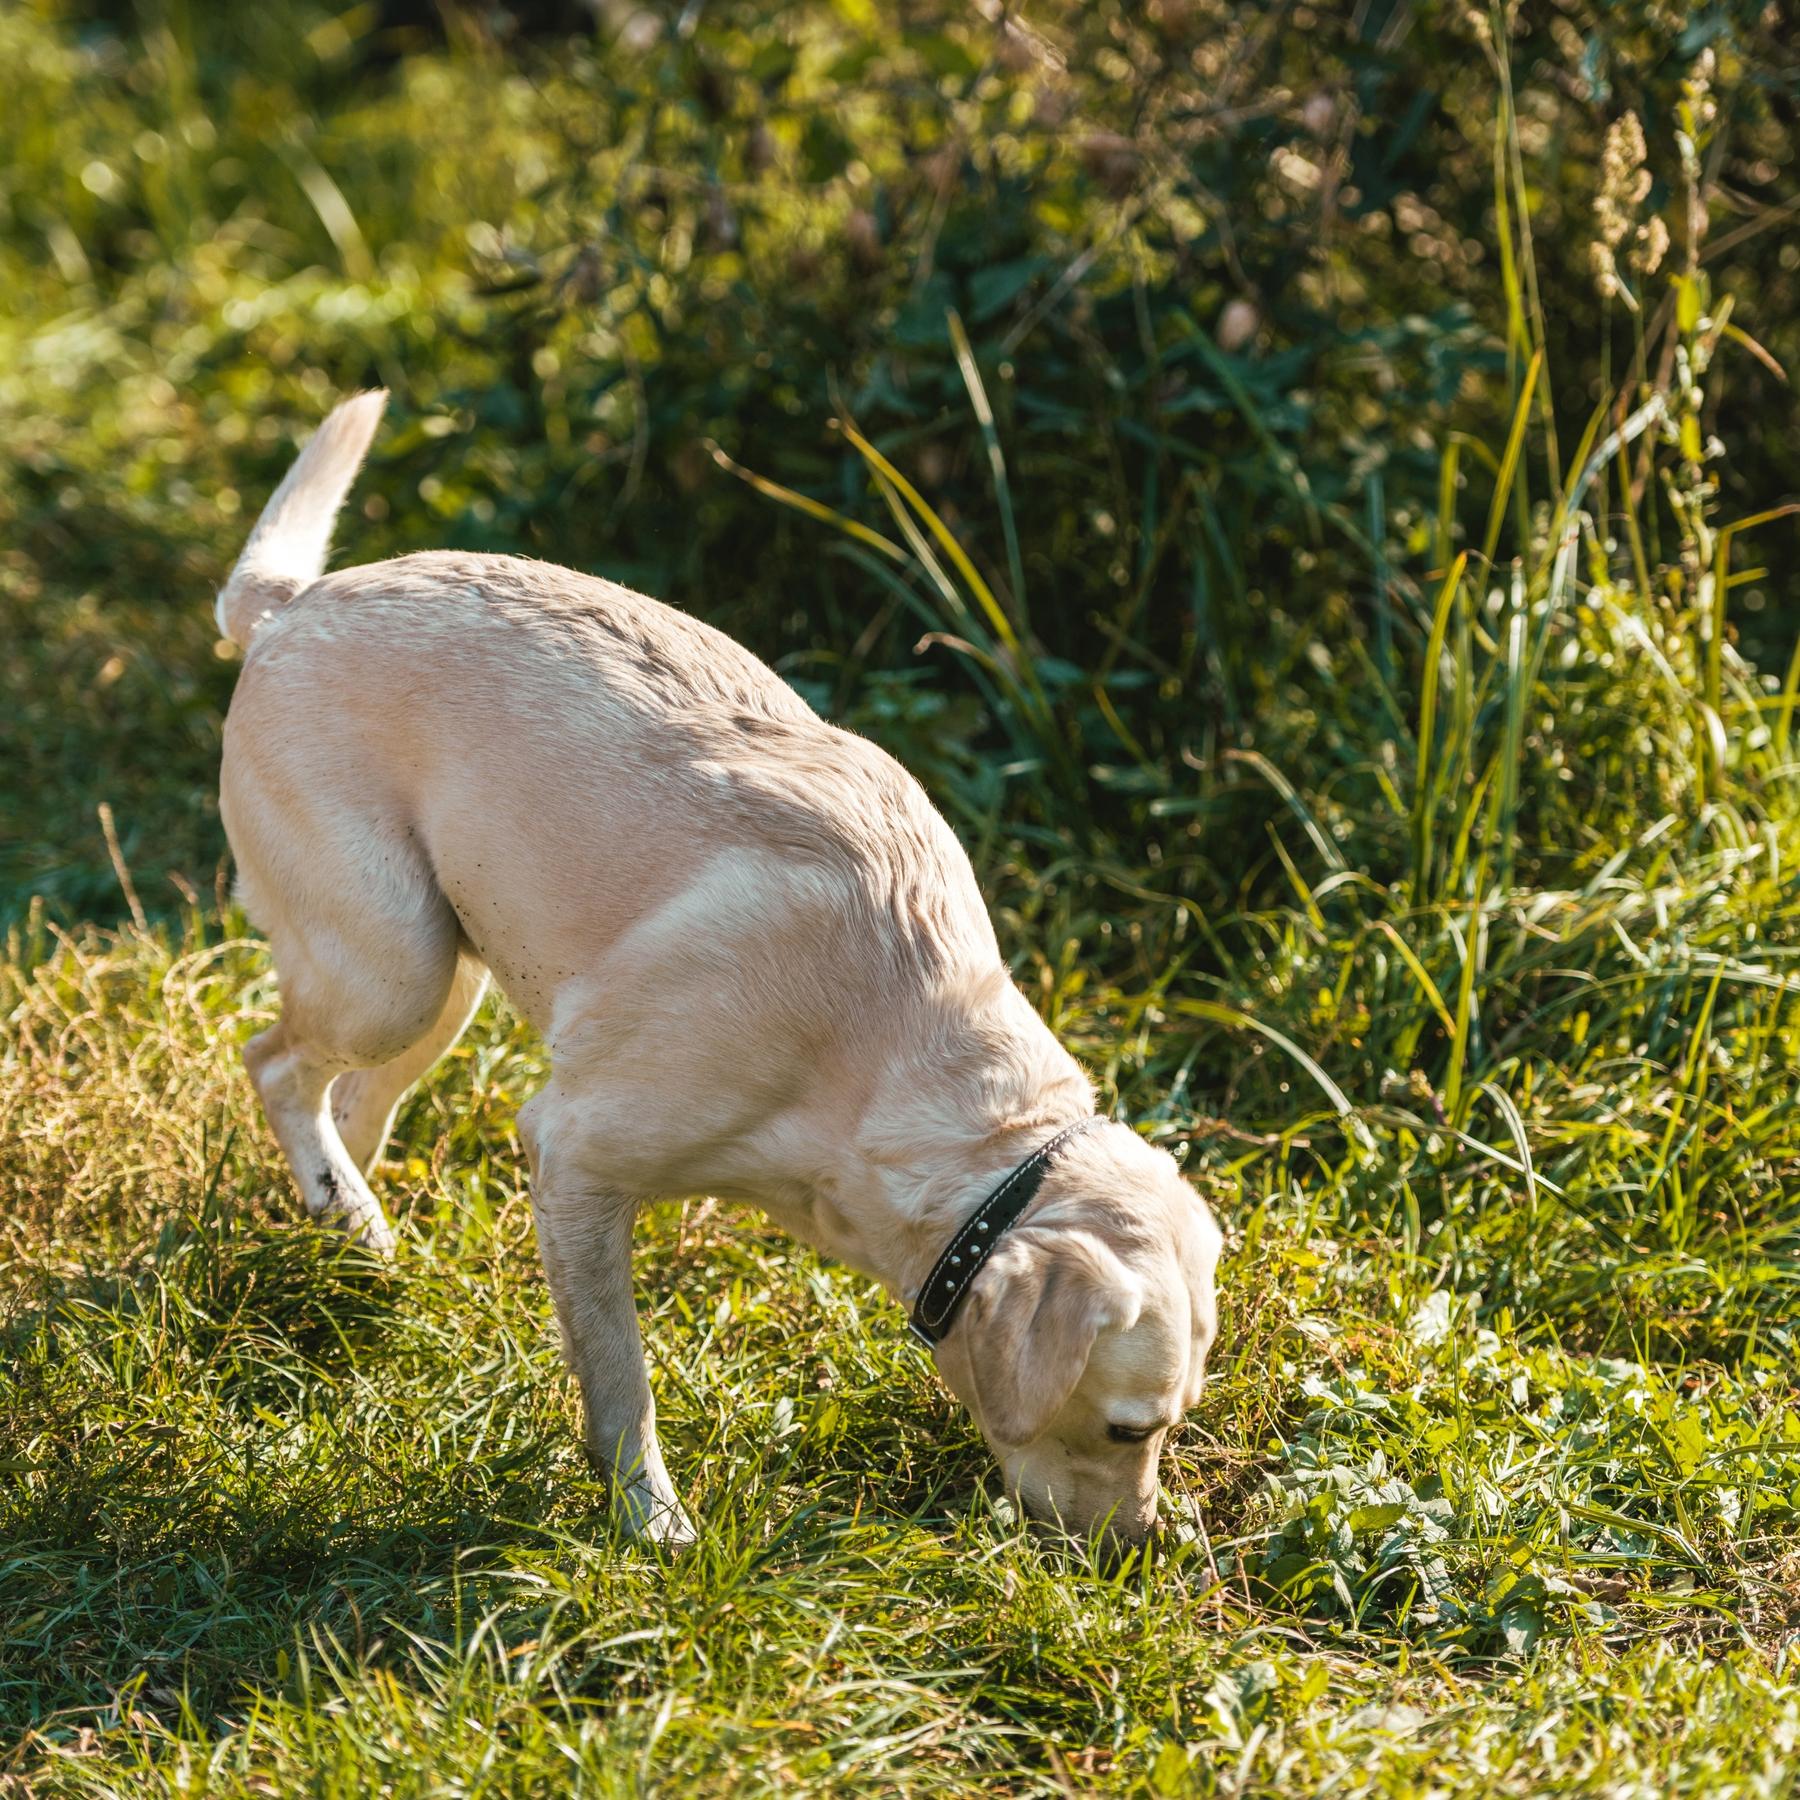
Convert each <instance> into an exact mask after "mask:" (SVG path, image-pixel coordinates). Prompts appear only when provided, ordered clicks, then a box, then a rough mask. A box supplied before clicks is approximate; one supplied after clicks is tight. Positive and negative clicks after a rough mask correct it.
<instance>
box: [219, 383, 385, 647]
mask: <svg viewBox="0 0 1800 1800" xmlns="http://www.w3.org/2000/svg"><path fill="white" fill-rule="evenodd" d="M386 404H387V390H386V389H385V388H376V389H374V390H373V391H371V392H369V393H366V394H358V395H357V396H356V397H355V399H353V400H346V401H345V402H344V403H343V405H341V406H339V407H337V408H335V409H334V410H333V412H332V414H331V417H330V418H328V419H327V420H326V421H325V423H324V424H323V425H321V426H320V427H319V429H318V430H317V431H315V432H314V433H313V435H312V437H311V438H310V439H309V440H308V441H307V445H306V448H305V449H304V450H302V451H301V452H300V454H299V456H298V457H297V458H296V459H295V461H294V466H293V467H292V468H291V469H289V470H288V472H287V474H286V475H285V476H284V477H283V478H282V483H281V486H280V487H278V488H277V489H276V490H275V495H274V498H273V499H271V500H270V502H269V504H268V505H267V506H265V507H264V508H263V512H262V517H261V518H260V519H258V520H257V521H256V528H255V530H253V531H252V532H251V533H250V541H249V543H247V544H246V545H245V546H244V551H243V554H242V555H241V556H240V557H239V558H238V559H237V567H236V568H235V569H233V570H232V571H231V579H230V580H229V581H227V582H226V583H225V585H224V587H222V588H221V589H220V590H219V599H218V604H217V606H216V607H215V608H214V613H215V615H216V617H217V618H218V621H219V629H220V630H221V631H222V632H223V633H224V634H225V635H226V637H228V638H230V639H231V641H232V642H233V643H234V644H236V645H237V646H238V647H239V648H240V649H243V648H245V647H247V646H248V644H249V642H250V634H251V632H253V631H254V630H255V629H256V628H257V626H258V625H259V624H261V623H262V621H263V620H264V619H266V618H267V617H268V616H269V614H270V613H272V612H274V611H275V610H276V609H277V608H278V607H282V606H285V605H286V604H287V603H288V602H289V601H290V600H291V599H293V597H294V596H295V595H296V594H297V593H299V592H300V591H301V589H303V588H306V587H310V586H311V585H312V584H313V582H315V581H317V580H318V578H319V575H320V573H321V572H322V571H323V569H324V567H325V553H326V551H327V550H328V549H329V548H330V547H331V526H332V521H333V520H334V519H336V517H337V511H338V508H339V507H340V506H342V505H343V504H344V496H345V494H347V493H348V492H349V491H350V483H351V482H352V481H354V480H355V479H356V471H357V469H358V468H359V467H360V466H361V464H362V459H363V456H364V454H365V453H366V452H367V450H368V448H369V440H370V439H371V438H372V437H374V435H375V427H376V426H377V425H378V424H379V423H380V422H381V409H382V408H383V407H384V406H385V405H386Z"/></svg>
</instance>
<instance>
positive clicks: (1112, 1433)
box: [1106, 1425, 1162, 1444]
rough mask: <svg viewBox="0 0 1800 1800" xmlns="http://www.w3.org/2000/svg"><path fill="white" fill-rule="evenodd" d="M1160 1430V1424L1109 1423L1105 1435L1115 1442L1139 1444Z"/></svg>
mask: <svg viewBox="0 0 1800 1800" xmlns="http://www.w3.org/2000/svg"><path fill="white" fill-rule="evenodd" d="M1161 1430H1162V1427H1161V1426H1160V1425H1109V1426H1107V1428H1106V1435H1107V1436H1108V1437H1109V1438H1111V1439H1112V1441H1113V1442H1114V1443H1115V1444H1141V1443H1143V1441H1144V1440H1145V1439H1146V1438H1152V1437H1155V1435H1156V1434H1157V1433H1158V1432H1159V1431H1161Z"/></svg>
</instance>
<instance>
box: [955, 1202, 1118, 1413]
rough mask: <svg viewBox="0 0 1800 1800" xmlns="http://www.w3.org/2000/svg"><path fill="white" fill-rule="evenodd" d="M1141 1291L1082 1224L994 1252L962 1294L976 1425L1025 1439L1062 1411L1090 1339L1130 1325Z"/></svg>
mask: <svg viewBox="0 0 1800 1800" xmlns="http://www.w3.org/2000/svg"><path fill="white" fill-rule="evenodd" d="M1142 1309H1143V1290H1142V1288H1141V1286H1140V1285H1139V1283H1138V1281H1137V1278H1136V1277H1135V1276H1133V1275H1132V1274H1131V1272H1130V1271H1129V1270H1128V1269H1127V1268H1126V1267H1125V1265H1124V1264H1123V1263H1122V1262H1120V1261H1119V1259H1118V1258H1117V1257H1116V1256H1115V1255H1114V1254H1113V1253H1112V1251H1110V1250H1109V1249H1107V1247H1106V1246H1105V1245H1104V1244H1103V1243H1101V1242H1100V1240H1099V1239H1098V1238H1096V1237H1094V1236H1092V1235H1091V1234H1089V1233H1088V1232H1085V1231H1054V1232H1052V1231H1033V1232H1022V1233H1020V1234H1019V1235H1018V1236H1017V1237H1015V1238H1013V1239H1011V1240H1009V1241H1007V1242H1004V1243H1002V1244H1001V1246H1000V1248H999V1249H998V1250H997V1251H995V1253H994V1256H993V1259H992V1261H990V1262H989V1263H988V1265H987V1267H986V1268H985V1269H983V1270H982V1272H981V1273H980V1275H979V1276H977V1277H976V1280H975V1285H974V1287H973V1289H972V1290H971V1291H970V1294H969V1305H968V1308H967V1310H966V1313H965V1315H964V1317H965V1321H966V1322H965V1326H964V1329H965V1331H966V1332H967V1336H966V1338H965V1339H964V1344H963V1346H962V1347H963V1350H964V1353H965V1356H966V1359H967V1362H968V1367H969V1377H970V1385H971V1387H972V1388H973V1389H974V1398H975V1401H976V1404H977V1407H978V1409H979V1411H980V1414H981V1423H982V1424H983V1426H985V1428H986V1429H987V1432H988V1435H989V1436H990V1437H992V1438H993V1439H994V1441H995V1442H996V1443H1001V1444H1029V1443H1030V1442H1031V1441H1032V1439H1033V1438H1035V1437H1037V1436H1039V1435H1040V1434H1041V1433H1042V1432H1043V1430H1044V1428H1045V1427H1046V1426H1047V1425H1048V1424H1049V1423H1050V1421H1051V1420H1052V1419H1053V1418H1055V1417H1056V1415H1057V1414H1058V1413H1059V1412H1061V1411H1062V1409H1063V1407H1064V1405H1065V1404H1066V1403H1067V1401H1068V1398H1069V1396H1070V1395H1071V1394H1072V1393H1073V1392H1074V1391H1075V1384H1076V1383H1077V1382H1078V1381H1080V1379H1081V1376H1082V1371H1083V1370H1085V1369H1086V1368H1087V1364H1088V1357H1089V1356H1090V1355H1091V1354H1092V1352H1093V1348H1094V1340H1095V1339H1096V1338H1097V1337H1098V1336H1099V1335H1100V1333H1101V1332H1102V1331H1105V1330H1108V1329H1114V1328H1116V1329H1119V1330H1128V1329H1129V1328H1130V1327H1131V1326H1132V1325H1133V1324H1135V1323H1136V1321H1137V1316H1138V1314H1139V1312H1140V1311H1141V1310H1142Z"/></svg>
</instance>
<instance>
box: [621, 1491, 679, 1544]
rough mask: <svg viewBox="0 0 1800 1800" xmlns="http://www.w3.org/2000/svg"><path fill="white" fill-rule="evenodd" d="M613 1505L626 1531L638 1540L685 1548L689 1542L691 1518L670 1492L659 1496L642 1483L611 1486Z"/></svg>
mask: <svg viewBox="0 0 1800 1800" xmlns="http://www.w3.org/2000/svg"><path fill="white" fill-rule="evenodd" d="M613 1509H614V1511H615V1513H616V1514H617V1516H618V1520H619V1523H620V1525H621V1526H622V1527H623V1528H624V1530H625V1532H626V1534H627V1535H628V1536H630V1537H632V1538H634V1539H636V1540H637V1541H638V1542H639V1543H647V1544H660V1545H661V1546H662V1547H663V1549H665V1550H685V1549H687V1548H688V1546H689V1545H690V1544H692V1543H693V1541H694V1537H695V1532H694V1522H693V1520H692V1519H690V1518H689V1517H688V1516H687V1509H686V1508H685V1507H684V1506H683V1505H682V1504H681V1502H680V1501H679V1500H677V1499H676V1498H675V1497H674V1495H672V1494H671V1495H668V1496H666V1497H661V1498H659V1497H658V1496H657V1495H656V1494H655V1493H654V1492H652V1490H651V1489H650V1488H649V1487H648V1486H647V1485H645V1484H643V1483H633V1484H632V1485H631V1486H629V1487H619V1488H615V1489H614V1490H613Z"/></svg>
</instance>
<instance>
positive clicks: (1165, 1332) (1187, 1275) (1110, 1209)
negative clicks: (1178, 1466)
mask: <svg viewBox="0 0 1800 1800" xmlns="http://www.w3.org/2000/svg"><path fill="white" fill-rule="evenodd" d="M1219 1246H1220V1234H1219V1227H1218V1225H1217V1224H1216V1223H1215V1222H1214V1219H1213V1216H1212V1213H1211V1211H1210V1210H1209V1209H1208V1207H1207V1205H1206V1203H1205V1201H1203V1200H1202V1199H1201V1198H1200V1196H1199V1195H1198V1194H1197V1193H1195V1191H1194V1190H1193V1188H1191V1187H1190V1186H1189V1185H1188V1183H1187V1182H1186V1181H1184V1180H1183V1179H1182V1177H1181V1173H1180V1171H1179V1170H1178V1169H1177V1167H1176V1165H1175V1161H1174V1159H1173V1158H1172V1157H1171V1156H1169V1155H1168V1154H1167V1152H1165V1151H1162V1150H1158V1149H1155V1148H1153V1147H1152V1146H1151V1145H1149V1144H1146V1143H1145V1142H1144V1141H1143V1140H1142V1139H1141V1138H1139V1137H1138V1136H1137V1134H1136V1133H1135V1132H1133V1131H1131V1130H1130V1129H1128V1128H1127V1127H1125V1126H1123V1125H1106V1126H1103V1127H1101V1128H1100V1129H1099V1130H1096V1131H1089V1132H1086V1133H1084V1134H1083V1135H1082V1136H1081V1137H1079V1138H1076V1139H1074V1140H1072V1141H1071V1142H1070V1144H1069V1145H1068V1147H1067V1148H1066V1149H1065V1150H1064V1151H1062V1152H1061V1153H1059V1154H1058V1156H1057V1158H1056V1160H1055V1161H1054V1162H1053V1163H1052V1164H1051V1167H1050V1171H1049V1173H1048V1174H1047V1176H1046V1177H1045V1180H1044V1185H1043V1188H1042V1189H1041V1190H1040V1193H1039V1195H1038V1199H1037V1201H1036V1203H1035V1204H1034V1205H1033V1206H1032V1208H1031V1210H1030V1211H1029V1212H1028V1213H1027V1214H1026V1216H1025V1218H1024V1220H1023V1221H1022V1222H1021V1223H1020V1224H1019V1225H1017V1226H1015V1227H1014V1228H1013V1229H1012V1230H1011V1231H1009V1232H1008V1233H1007V1234H1006V1235H1005V1237H1003V1238H1002V1239H1001V1241H1000V1243H999V1244H998V1246H997V1247H996V1248H995V1250H994V1253H993V1255H992V1257H991V1258H990V1259H989V1261H988V1263H987V1265H986V1266H985V1267H984V1268H983V1269H982V1271H981V1273H980V1274H979V1275H978V1276H977V1277H976V1279H975V1282H974V1285H973V1286H972V1287H971V1289H970V1291H969V1296H968V1299H967V1300H966V1301H965V1302H964V1305H963V1308H962V1311H961V1312H960V1313H959V1315H958V1316H957V1319H956V1322H955V1324H954V1325H953V1326H952V1327H951V1329H950V1332H949V1334H948V1335H947V1336H946V1337H945V1338H944V1340H943V1342H942V1343H941V1344H939V1346H938V1350H937V1361H938V1368H939V1370H940V1371H941V1373H942V1374H943V1376H944V1379H945V1380H946V1381H947V1382H948V1383H949V1385H950V1387H951V1389H952V1391H953V1392H955V1394H956V1395H957V1396H958V1398H960V1399H961V1400H962V1401H963V1403H964V1404H965V1405H966V1406H967V1407H968V1408H969V1410H970V1412H972V1413H973V1414H974V1416H975V1421H976V1423H977V1424H978V1425H979V1426H980V1427H981V1430H982V1434H983V1436H985V1437H986V1439H987V1441H988V1443H989V1445H990V1446H991V1448H992V1449H993V1452H994V1454H995V1456H996V1457H998V1458H999V1460H1000V1464H1001V1467H1002V1468H1003V1469H1004V1471H1005V1474H1006V1484H1007V1487H1008V1488H1009V1489H1010V1490H1011V1491H1012V1493H1013V1494H1014V1495H1015V1496H1016V1497H1017V1498H1018V1499H1019V1500H1020V1501H1022V1502H1023V1503H1024V1505H1025V1507H1026V1509H1027V1510H1028V1511H1029V1512H1031V1513H1033V1514H1035V1515H1036V1516H1038V1517H1039V1518H1042V1519H1047V1520H1051V1521H1053V1522H1057V1523H1060V1524H1061V1525H1063V1526H1064V1527H1065V1528H1067V1529H1069V1530H1071V1531H1077V1532H1082V1533H1086V1532H1090V1531H1093V1530H1095V1529H1097V1528H1102V1527H1104V1528H1105V1529H1106V1530H1107V1531H1109V1532H1110V1533H1112V1534H1113V1535H1115V1536H1117V1537H1121V1538H1124V1539H1127V1540H1129V1541H1131V1542H1137V1541H1139V1540H1141V1539H1142V1538H1143V1537H1145V1536H1146V1535H1147V1534H1148V1532H1149V1531H1150V1529H1151V1527H1152V1526H1153V1525H1154V1524H1155V1523H1156V1498H1157V1479H1156V1476H1157V1459H1158V1456H1159V1453H1160V1452H1161V1449H1162V1443H1163V1438H1164V1437H1165V1435H1166V1434H1167V1432H1168V1430H1169V1429H1170V1427H1171V1426H1173V1425H1175V1424H1176V1423H1177V1422H1178V1421H1179V1420H1180V1418H1181V1416H1182V1414H1183V1413H1184V1412H1186V1411H1187V1410H1188V1408H1189V1407H1191V1406H1193V1405H1194V1404H1195V1403H1196V1402H1197V1401H1198V1400H1199V1398H1200V1389H1201V1385H1202V1382H1203V1380H1204V1376H1205V1369H1206V1355H1207V1351H1208V1350H1209V1349H1210V1348H1211V1345H1212V1341H1213V1338H1214V1336H1215V1335H1216V1333H1217V1331H1218V1309H1217V1304H1216V1300H1215V1297H1214V1287H1213V1282H1214V1271H1215V1269H1216V1267H1217V1264H1218V1260H1219Z"/></svg>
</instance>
